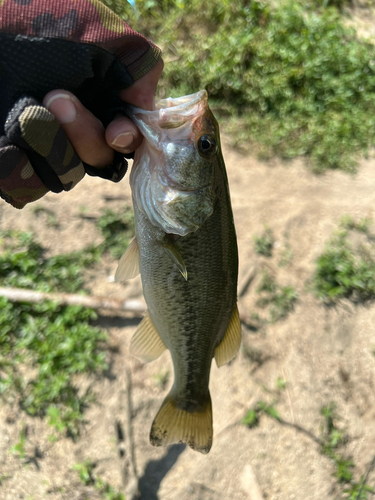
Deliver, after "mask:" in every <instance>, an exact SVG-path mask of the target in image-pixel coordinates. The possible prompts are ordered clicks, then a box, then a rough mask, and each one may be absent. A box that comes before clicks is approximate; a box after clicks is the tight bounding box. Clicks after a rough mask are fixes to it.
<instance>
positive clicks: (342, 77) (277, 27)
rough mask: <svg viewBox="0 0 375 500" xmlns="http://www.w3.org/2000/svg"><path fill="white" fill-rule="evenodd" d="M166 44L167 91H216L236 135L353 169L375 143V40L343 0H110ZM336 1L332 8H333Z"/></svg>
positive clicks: (217, 104) (319, 167)
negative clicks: (350, 16) (349, 18)
mask: <svg viewBox="0 0 375 500" xmlns="http://www.w3.org/2000/svg"><path fill="white" fill-rule="evenodd" d="M105 3H106V4H107V5H109V6H110V7H111V8H113V9H114V10H115V11H117V12H118V13H119V14H120V15H122V16H123V17H124V18H125V20H127V22H129V23H130V25H131V26H132V27H134V28H135V29H138V31H140V32H141V33H144V34H145V35H146V36H148V37H150V38H151V39H152V40H154V41H155V43H156V44H158V45H159V46H161V47H162V49H163V53H164V59H165V61H166V64H165V70H164V77H163V78H162V80H161V84H160V95H161V97H165V96H166V95H167V94H168V95H173V96H177V95H185V94H191V93H192V92H195V91H198V90H200V89H203V88H205V89H207V91H208V93H209V95H210V99H211V101H210V102H211V105H212V107H213V109H214V111H215V113H216V114H218V115H221V122H222V123H223V122H226V123H227V124H228V126H227V128H226V130H227V131H228V132H230V135H231V136H232V139H233V143H234V144H237V145H238V146H240V147H245V148H249V147H251V149H252V150H254V144H255V143H257V144H258V146H256V150H258V151H259V152H260V153H261V154H262V155H263V156H266V157H269V156H270V155H278V156H279V157H281V158H285V159H290V158H294V157H296V156H303V157H305V158H306V159H307V160H308V162H309V163H310V164H311V165H312V167H313V168H314V169H315V170H316V171H324V170H326V169H327V168H339V169H343V170H346V171H352V170H353V169H354V168H355V165H356V160H357V158H358V156H359V155H361V154H363V153H364V154H366V153H367V151H368V148H369V147H371V146H373V145H374V143H375V47H374V45H373V44H371V43H369V42H367V41H364V40H360V39H359V38H358V37H357V35H356V32H355V30H354V29H353V28H349V27H347V26H345V25H344V23H343V21H342V19H341V17H340V12H339V10H338V9H336V8H335V6H336V7H341V6H343V4H345V3H348V2H345V1H344V0H332V1H325V0H324V1H323V0H322V1H321V2H320V0H319V1H316V2H302V0H286V1H281V2H273V3H272V4H271V3H270V2H266V1H260V0H259V1H257V0H253V1H251V2H249V1H246V0H240V1H237V2H232V1H230V0H210V1H208V0H191V1H189V2H187V1H184V0H175V1H172V0H137V2H136V7H137V14H135V13H134V11H133V10H132V8H131V7H130V5H129V4H128V2H124V1H120V0H106V1H105ZM330 5H332V7H330Z"/></svg>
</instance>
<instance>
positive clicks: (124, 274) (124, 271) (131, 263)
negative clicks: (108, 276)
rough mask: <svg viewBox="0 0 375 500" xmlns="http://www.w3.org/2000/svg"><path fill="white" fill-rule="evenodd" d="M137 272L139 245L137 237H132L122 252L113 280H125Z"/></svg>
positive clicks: (136, 274)
mask: <svg viewBox="0 0 375 500" xmlns="http://www.w3.org/2000/svg"><path fill="white" fill-rule="evenodd" d="M138 274H139V247H138V242H137V238H133V239H132V241H131V243H130V245H129V246H128V248H127V249H126V251H125V253H123V255H122V257H121V259H120V262H119V264H118V267H117V271H116V274H115V281H117V282H119V281H126V280H131V279H132V278H135V277H136V276H138Z"/></svg>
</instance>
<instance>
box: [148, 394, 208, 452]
mask: <svg viewBox="0 0 375 500" xmlns="http://www.w3.org/2000/svg"><path fill="white" fill-rule="evenodd" d="M212 435H213V428H212V405H211V396H210V393H208V394H207V400H206V401H205V402H204V404H203V408H202V409H200V411H187V410H183V409H181V408H178V407H177V404H176V401H175V400H174V398H173V396H172V395H171V393H169V394H168V396H167V397H166V398H165V400H164V402H163V404H162V406H161V408H160V410H159V411H158V413H157V415H156V417H155V419H154V421H153V423H152V427H151V433H150V441H151V444H152V445H154V446H166V445H169V444H173V443H186V444H188V445H189V446H190V447H191V448H193V450H195V451H199V452H200V453H208V452H209V451H210V449H211V446H212Z"/></svg>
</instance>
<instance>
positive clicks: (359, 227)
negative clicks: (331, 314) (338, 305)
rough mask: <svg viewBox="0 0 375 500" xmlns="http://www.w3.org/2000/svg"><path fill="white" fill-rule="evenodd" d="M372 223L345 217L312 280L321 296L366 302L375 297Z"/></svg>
mask: <svg viewBox="0 0 375 500" xmlns="http://www.w3.org/2000/svg"><path fill="white" fill-rule="evenodd" d="M369 226H370V221H369V220H368V219H364V220H361V221H358V222H355V221H354V220H353V219H351V218H350V217H345V218H344V219H343V220H342V221H341V223H340V224H339V228H338V230H337V231H336V232H335V233H334V234H333V235H332V237H331V238H330V240H329V241H328V243H327V245H326V249H325V251H324V252H323V254H322V255H321V256H320V257H319V258H318V259H317V262H316V269H315V273H314V277H313V280H312V286H313V290H314V292H315V294H316V296H317V297H319V298H320V299H322V300H324V301H326V302H328V303H329V302H336V301H337V300H339V299H341V298H349V299H351V300H353V301H356V302H357V301H366V300H370V299H373V298H374V296H375V247H374V244H373V237H372V235H371V234H370V232H369Z"/></svg>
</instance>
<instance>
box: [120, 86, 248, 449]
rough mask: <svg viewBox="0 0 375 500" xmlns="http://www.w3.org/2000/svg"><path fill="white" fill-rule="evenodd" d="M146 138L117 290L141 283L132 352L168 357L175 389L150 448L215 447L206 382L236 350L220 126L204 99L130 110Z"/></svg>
mask: <svg viewBox="0 0 375 500" xmlns="http://www.w3.org/2000/svg"><path fill="white" fill-rule="evenodd" d="M128 114H129V116H130V117H131V119H132V120H133V121H134V123H135V124H136V125H137V127H138V128H139V130H140V131H141V133H142V134H143V136H144V140H143V143H142V145H141V147H140V148H138V149H137V150H136V152H135V157H134V163H133V166H132V171H131V174H130V186H131V191H132V201H133V207H134V219H135V238H134V240H133V241H132V242H131V244H130V245H129V247H128V249H127V250H126V252H125V253H124V255H123V256H122V258H121V259H120V262H119V266H118V269H117V271H116V275H115V280H116V281H125V280H127V279H131V278H134V277H135V276H137V275H138V274H139V273H140V275H141V280H142V287H143V294H144V297H145V301H146V304H147V308H148V310H147V313H146V315H145V317H144V318H143V320H142V321H141V323H140V324H139V326H138V328H137V330H136V332H135V334H134V336H133V338H132V340H131V344H130V352H131V354H133V355H134V356H135V357H137V358H138V359H139V360H141V361H142V362H150V361H152V360H154V359H156V358H157V357H159V356H160V355H161V354H162V353H163V352H164V351H165V350H166V349H168V350H169V351H170V354H171V357H172V362H173V369H174V382H173V386H172V388H171V390H170V391H169V393H168V395H167V396H166V398H165V399H164V401H163V403H162V405H161V408H160V409H159V411H158V413H157V415H156V417H155V419H154V421H153V423H152V426H151V432H150V442H151V444H152V445H154V446H166V445H170V444H173V443H186V444H187V445H189V446H190V447H191V448H192V449H193V450H195V451H198V452H201V453H204V454H205V453H208V452H209V451H210V449H211V446H212V441H213V418H212V403H211V396H210V391H209V378H210V371H211V363H212V359H213V358H215V360H216V363H217V366H219V367H220V366H222V365H224V364H226V363H228V362H229V361H231V360H232V359H233V358H234V357H235V355H236V354H237V351H238V349H239V347H240V343H241V324H240V319H239V314H238V308H237V277H238V249H237V239H236V231H235V226H234V220H233V213H232V208H231V201H230V194H229V187H228V179H227V174H226V169H225V164H224V159H223V156H222V152H221V145H220V136H219V126H218V123H217V121H216V119H215V117H214V115H213V113H212V112H211V110H210V108H209V106H208V96H207V92H206V91H204V90H203V91H199V92H197V93H195V94H191V95H188V96H183V97H178V98H166V99H161V100H159V101H157V102H156V106H155V110H153V111H145V110H142V109H139V108H130V111H129V110H128Z"/></svg>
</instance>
